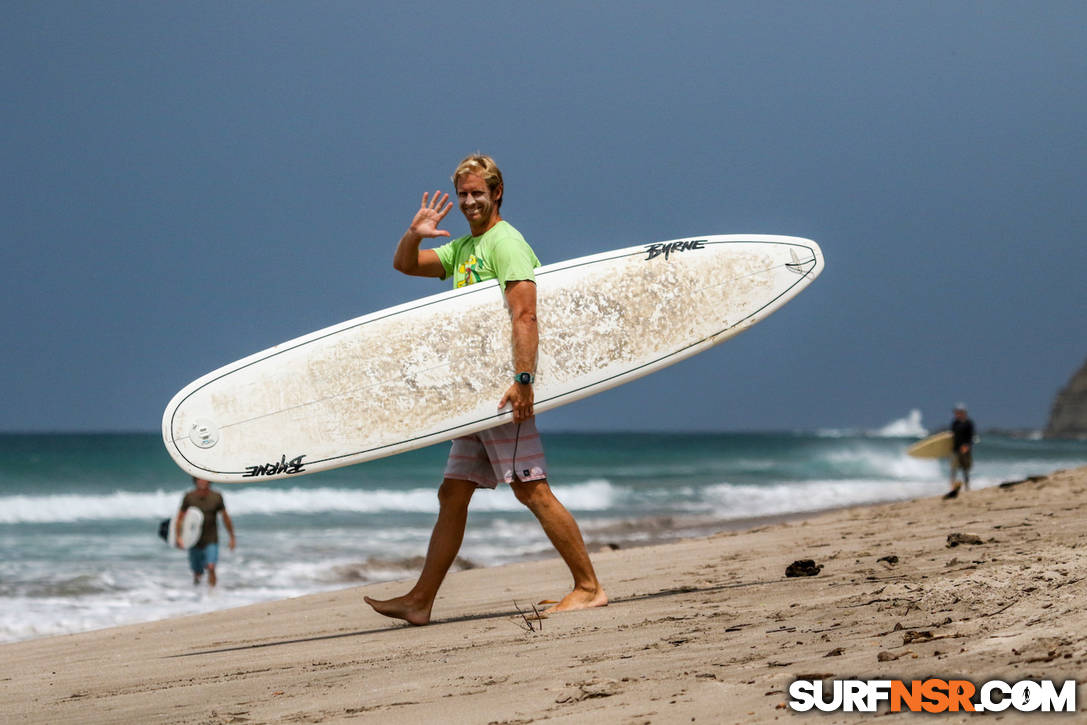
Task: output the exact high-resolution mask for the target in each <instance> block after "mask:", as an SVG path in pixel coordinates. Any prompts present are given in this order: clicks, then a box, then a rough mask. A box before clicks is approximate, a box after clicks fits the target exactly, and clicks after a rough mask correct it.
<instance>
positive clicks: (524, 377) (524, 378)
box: [513, 373, 536, 385]
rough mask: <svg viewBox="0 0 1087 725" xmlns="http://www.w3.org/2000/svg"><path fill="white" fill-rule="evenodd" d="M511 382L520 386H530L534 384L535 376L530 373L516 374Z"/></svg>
mask: <svg viewBox="0 0 1087 725" xmlns="http://www.w3.org/2000/svg"><path fill="white" fill-rule="evenodd" d="M513 381H514V382H515V383H521V385H532V384H533V383H534V382H536V376H535V375H533V374H532V373H517V374H516V375H514V376H513Z"/></svg>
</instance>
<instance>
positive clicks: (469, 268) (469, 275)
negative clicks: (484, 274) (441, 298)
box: [456, 254, 481, 287]
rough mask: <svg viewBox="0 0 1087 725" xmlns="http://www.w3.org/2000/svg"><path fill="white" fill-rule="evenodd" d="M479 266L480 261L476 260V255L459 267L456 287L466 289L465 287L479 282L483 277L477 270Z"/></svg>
mask: <svg viewBox="0 0 1087 725" xmlns="http://www.w3.org/2000/svg"><path fill="white" fill-rule="evenodd" d="M478 266H479V260H478V259H476V255H474V254H473V255H471V256H470V257H468V259H466V260H464V263H463V264H461V265H460V266H459V267H457V279H456V286H457V287H464V286H465V285H469V284H475V283H476V282H479V281H480V279H481V277H480V274H479V271H478V270H477V267H478Z"/></svg>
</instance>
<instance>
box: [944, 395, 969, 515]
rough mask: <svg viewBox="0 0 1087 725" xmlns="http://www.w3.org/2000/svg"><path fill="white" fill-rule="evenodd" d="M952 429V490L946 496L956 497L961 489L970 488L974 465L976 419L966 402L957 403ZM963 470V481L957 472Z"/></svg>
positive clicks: (950, 427)
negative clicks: (971, 415)
mask: <svg viewBox="0 0 1087 725" xmlns="http://www.w3.org/2000/svg"><path fill="white" fill-rule="evenodd" d="M949 430H950V431H951V435H952V439H951V490H950V491H948V492H947V494H946V495H945V496H944V498H955V497H956V496H958V495H959V489H960V488H964V489H966V490H968V491H969V490H970V469H971V468H972V467H973V465H974V453H973V451H974V421H972V420H970V418H969V417H968V416H967V414H966V403H956V404H955V417H954V419H952V421H951V425H950V426H949ZM959 470H962V482H961V483H960V482H959V481H958V480H957V474H958V472H959Z"/></svg>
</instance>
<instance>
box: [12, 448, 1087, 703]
mask: <svg viewBox="0 0 1087 725" xmlns="http://www.w3.org/2000/svg"><path fill="white" fill-rule="evenodd" d="M953 534H968V535H972V536H967V537H966V539H967V540H968V541H974V542H980V543H961V544H958V545H956V546H950V545H949V539H948V537H949V536H950V535H953ZM593 559H594V563H595V564H596V567H597V570H598V573H599V574H600V577H601V579H602V581H603V582H604V585H605V587H606V588H607V591H608V594H609V596H610V597H611V602H612V603H611V604H610V605H609V606H608V607H606V608H602V609H594V610H586V611H581V612H572V613H565V614H561V615H555V616H552V617H550V618H547V619H544V620H542V621H535V620H534V619H533V615H532V606H533V603H536V602H540V601H542V600H546V599H559V598H560V597H561V596H562V595H563V594H564V593H565V592H566V591H567V588H568V586H569V582H568V581H567V574H566V570H565V567H564V566H563V565H562V563H561V562H560V561H559V560H558V559H548V560H544V561H532V562H525V563H520V564H513V565H509V566H503V567H496V568H490V569H470V570H466V571H460V572H456V573H453V574H451V575H450V576H449V578H448V579H447V581H446V584H445V586H444V587H443V589H442V592H441V595H440V596H439V599H438V601H437V603H436V605H435V609H434V617H435V621H434V622H433V623H432V624H430V625H428V626H426V627H411V626H408V625H404V624H401V623H398V622H394V621H391V620H387V619H385V618H383V617H381V616H379V615H377V614H376V613H374V612H373V611H372V610H370V608H369V607H367V606H366V605H365V604H364V603H363V601H362V597H363V595H364V594H367V595H371V596H374V597H377V598H384V597H388V596H393V595H396V594H400V593H403V592H404V591H405V590H406V588H407V586H408V584H407V583H405V582H393V583H383V584H376V585H370V586H365V587H358V588H353V589H345V590H341V591H337V592H332V593H324V594H316V595H311V596H307V597H301V598H297V599H290V600H284V601H280V602H274V603H270V604H259V605H253V606H249V607H244V608H240V609H233V610H226V611H218V612H213V613H209V614H203V615H198V616H195V617H186V618H179V619H171V620H165V621H161V622H153V623H147V624H139V625H132V626H127V627H120V628H115V629H106V630H99V631H95V632H88V633H83V634H76V635H67V636H62V637H51V638H44V639H38V640H32V641H27V642H18V643H14V644H6V645H2V646H0V713H2V714H3V717H2V719H3V720H4V722H10V723H58V722H80V723H98V722H120V723H273V722H352V723H357V722H374V723H378V722H380V723H420V722H442V723H461V722H463V723H528V722H538V721H547V722H558V723H575V722H577V723H583V722H586V721H593V722H597V723H676V722H705V723H749V722H773V721H775V720H782V721H785V720H788V719H792V718H795V717H798V714H797V713H794V712H792V711H790V710H789V709H788V708H787V706H786V704H785V703H786V700H787V699H788V695H787V692H786V691H787V688H788V686H789V684H790V683H791V682H792V681H793V680H795V679H813V678H814V677H816V676H818V677H820V678H828V679H829V678H839V679H841V678H849V677H860V678H863V679H868V678H877V677H882V678H893V679H912V678H917V679H923V678H925V677H928V676H940V677H944V678H960V679H968V680H971V681H974V682H981V681H985V680H988V679H993V678H1000V679H1004V680H1008V681H1013V682H1014V681H1017V680H1022V679H1055V680H1065V679H1079V680H1083V679H1084V677H1083V673H1084V672H1085V671H1087V669H1085V664H1087V468H1080V469H1076V470H1073V471H1063V472H1056V473H1053V474H1051V475H1049V476H1046V477H1044V478H1041V479H1040V480H1036V481H1025V482H1022V483H1018V484H1016V485H1012V486H1007V487H1003V488H991V489H986V490H982V491H976V492H974V491H972V492H966V493H964V494H963V495H961V496H960V497H959V498H957V499H955V500H950V501H945V500H942V499H940V498H927V499H919V500H914V501H905V502H899V503H892V504H885V505H878V506H869V507H862V508H855V509H844V510H840V511H834V512H829V513H826V514H822V515H819V516H815V517H812V518H809V519H804V520H799V521H798V520H792V521H787V522H783V523H776V524H772V525H765V526H760V527H757V528H755V529H750V530H746V531H728V532H723V533H719V534H716V535H713V536H708V537H702V538H696V539H688V540H683V541H679V542H674V543H668V544H660V545H654V546H647V547H639V548H633V549H620V550H616V551H601V552H597V553H595V554H594V555H593ZM802 559H811V560H814V561H815V563H816V564H817V565H821V567H822V568H821V569H820V570H819V573H818V574H816V575H815V576H805V577H786V576H785V570H786V568H787V567H788V566H789V565H790V564H791V563H792V562H794V561H795V560H802ZM539 608H540V609H543V608H544V607H543V606H540V607H539ZM518 610H520V612H524V613H527V614H528V617H527V618H526V617H525V616H522V614H519V613H518ZM1078 695H1079V697H1078V702H1079V711H1080V712H1081V713H1083V712H1087V691H1085V690H1084V688H1083V687H1082V686H1081V687H1080V688H1079V690H1078ZM799 716H800V717H816V718H817V719H818V722H820V723H835V722H857V721H859V720H860V719H863V718H871V717H872V715H864V714H851V715H850V714H835V715H812V714H809V715H799ZM893 717H896V718H907V719H914V716H911V715H894V716H893ZM920 717H922V718H924V720H925V721H926V722H932V721H939V722H968V721H976V720H977V717H978V716H976V715H970V714H962V713H956V714H950V713H949V714H946V715H935V716H934V715H923V716H920ZM982 717H985V716H982ZM1000 717H1001V716H1000V715H997V714H991V715H989V716H987V717H986V720H994V721H995V720H996V719H998V718H1000ZM1075 717H1082V715H1080V716H1075ZM1067 718H1068V716H1060V715H1052V714H1050V715H1044V714H1036V715H1033V716H1023V715H1019V714H1016V713H1014V712H1009V713H1004V714H1003V721H1004V722H1013V721H1014V722H1024V721H1026V722H1029V721H1038V722H1056V721H1061V722H1068V719H1067Z"/></svg>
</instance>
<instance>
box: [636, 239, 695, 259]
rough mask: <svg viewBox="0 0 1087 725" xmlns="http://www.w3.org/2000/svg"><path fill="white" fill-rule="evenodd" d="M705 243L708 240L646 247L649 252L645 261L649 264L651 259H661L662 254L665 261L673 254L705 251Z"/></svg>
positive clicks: (691, 240)
mask: <svg viewBox="0 0 1087 725" xmlns="http://www.w3.org/2000/svg"><path fill="white" fill-rule="evenodd" d="M704 241H706V240H705V239H688V240H687V241H683V242H668V243H667V244H664V243H658V244H650V245H648V246H647V247H646V252H648V254H647V255H646V257H645V260H646V261H647V262H648V261H649V260H650V259H653V258H654V257H659V256H661V255H662V254H663V255H664V258H665V259H668V255H669V254H671V253H672V252H686V251H687V250H688V249H705V247H703V246H702V242H704Z"/></svg>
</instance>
